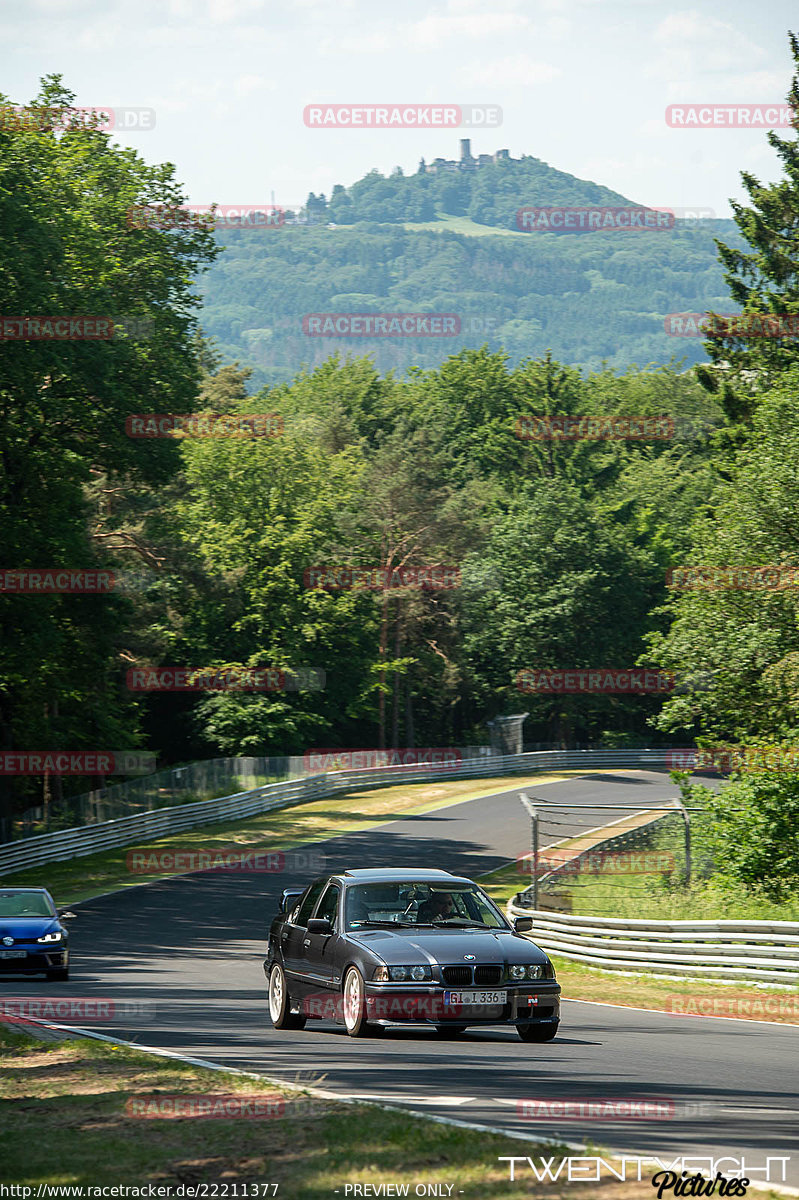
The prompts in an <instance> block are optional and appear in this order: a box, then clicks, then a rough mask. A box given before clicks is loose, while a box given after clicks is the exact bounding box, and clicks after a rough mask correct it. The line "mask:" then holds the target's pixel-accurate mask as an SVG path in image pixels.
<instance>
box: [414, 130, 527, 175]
mask: <svg viewBox="0 0 799 1200" xmlns="http://www.w3.org/2000/svg"><path fill="white" fill-rule="evenodd" d="M520 161H521V160H520V159H516V158H511V156H510V151H509V150H497V151H495V153H494V154H478V156H477V158H475V157H474V156H473V154H472V140H471V138H461V156H460V158H459V159H452V158H434V159H433V161H432V162H431V163H425V161H424V159H422V160H421V162H420V163H419V174H427V175H436V174H437V173H438V172H439V171H473V170H475V168H476V167H488V166H490V165H491V164H492V163H497V162H520Z"/></svg>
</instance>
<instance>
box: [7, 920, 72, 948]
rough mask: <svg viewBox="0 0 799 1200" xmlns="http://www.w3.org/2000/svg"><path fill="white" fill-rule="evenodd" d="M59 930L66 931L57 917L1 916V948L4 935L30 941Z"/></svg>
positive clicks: (16, 939) (17, 939)
mask: <svg viewBox="0 0 799 1200" xmlns="http://www.w3.org/2000/svg"><path fill="white" fill-rule="evenodd" d="M57 930H60V931H61V932H62V933H64V929H63V926H61V925H59V923H58V920H57V918H56V917H0V949H2V945H3V938H4V937H12V938H13V939H14V941H15V942H16V941H30V939H31V938H40V937H43V936H44V934H46V933H55V932H56V931H57Z"/></svg>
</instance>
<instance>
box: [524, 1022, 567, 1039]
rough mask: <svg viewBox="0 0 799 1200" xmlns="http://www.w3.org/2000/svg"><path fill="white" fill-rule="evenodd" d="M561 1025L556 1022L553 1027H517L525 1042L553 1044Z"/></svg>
mask: <svg viewBox="0 0 799 1200" xmlns="http://www.w3.org/2000/svg"><path fill="white" fill-rule="evenodd" d="M559 1024H560V1022H559V1021H555V1022H554V1023H553V1024H552V1025H517V1026H516V1028H517V1029H518V1031H519V1037H520V1038H521V1039H522V1041H523V1042H551V1041H552V1039H553V1037H554V1036H555V1034H556V1033H557V1032H558V1025H559Z"/></svg>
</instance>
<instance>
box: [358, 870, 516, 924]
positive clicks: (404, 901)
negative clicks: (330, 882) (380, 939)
mask: <svg viewBox="0 0 799 1200" xmlns="http://www.w3.org/2000/svg"><path fill="white" fill-rule="evenodd" d="M345 925H346V928H347V929H368V928H369V926H370V925H411V926H417V925H428V926H439V925H446V926H449V927H451V928H457V927H458V926H462V927H463V928H466V927H467V926H475V925H477V926H480V927H482V928H488V929H507V928H508V926H507V924H506V922H505V921H504V920H503V918H502V916H501V914H500V912H499V911H498V909H496V908H495V907H494V905H493V904H492V903H491V901H490V900H489V899H488V896H486V895H485V894H484V893H483V892H481V891H480V889H479V888H478V887H477V885H476V884H473V883H452V884H449V883H441V882H440V881H436V882H432V881H431V882H430V883H425V882H421V883H420V882H418V881H413V882H411V881H402V880H400V881H398V882H396V883H394V882H392V883H362V884H356V885H355V886H353V887H350V888H347V900H346V909H345Z"/></svg>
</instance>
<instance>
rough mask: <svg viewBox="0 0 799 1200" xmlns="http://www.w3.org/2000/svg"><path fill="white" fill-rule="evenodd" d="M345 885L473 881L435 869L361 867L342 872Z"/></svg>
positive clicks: (341, 876)
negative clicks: (401, 881) (399, 881)
mask: <svg viewBox="0 0 799 1200" xmlns="http://www.w3.org/2000/svg"><path fill="white" fill-rule="evenodd" d="M339 878H340V879H343V880H344V882H345V883H392V882H394V881H395V880H404V881H407V882H408V883H420V882H423V881H425V882H430V883H435V882H438V881H441V882H446V883H471V882H472V881H471V879H466V878H465V877H464V876H463V875H453V874H452V873H451V872H450V871H440V870H438V869H437V868H435V867H431V868H430V869H429V870H427V871H423V870H420V868H419V867H410V868H403V867H359V868H357V869H355V870H352V871H342V873H341V875H340V876H339Z"/></svg>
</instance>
